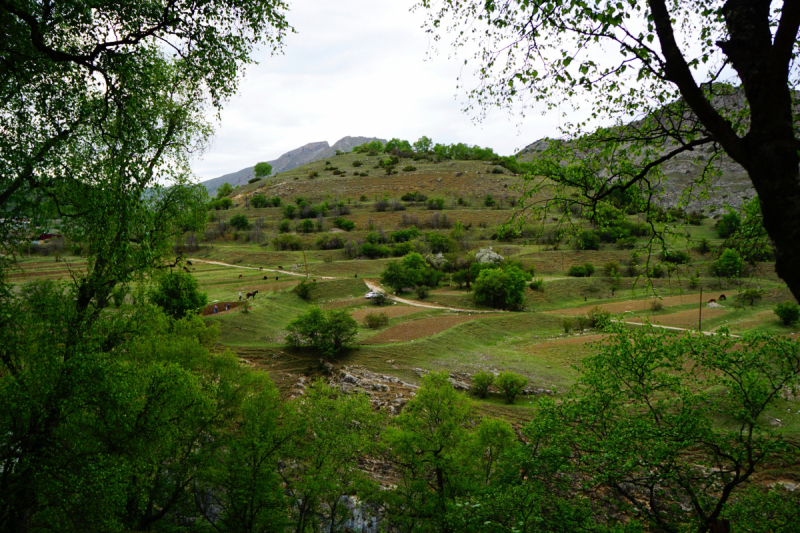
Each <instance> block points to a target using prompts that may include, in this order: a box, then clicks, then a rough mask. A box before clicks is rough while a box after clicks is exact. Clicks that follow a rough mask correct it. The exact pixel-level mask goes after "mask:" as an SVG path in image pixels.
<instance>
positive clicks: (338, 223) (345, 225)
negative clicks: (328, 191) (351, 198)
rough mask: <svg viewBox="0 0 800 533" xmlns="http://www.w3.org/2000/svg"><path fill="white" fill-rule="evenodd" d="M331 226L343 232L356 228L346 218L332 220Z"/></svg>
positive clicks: (353, 223)
mask: <svg viewBox="0 0 800 533" xmlns="http://www.w3.org/2000/svg"><path fill="white" fill-rule="evenodd" d="M333 226H334V227H336V228H339V229H343V230H345V231H352V230H353V228H355V227H356V223H355V222H353V221H352V220H347V219H346V218H342V217H338V218H334V219H333Z"/></svg>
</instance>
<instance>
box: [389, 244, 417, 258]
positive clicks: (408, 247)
mask: <svg viewBox="0 0 800 533" xmlns="http://www.w3.org/2000/svg"><path fill="white" fill-rule="evenodd" d="M413 251H414V246H413V245H412V244H411V243H410V242H401V243H398V244H395V245H394V246H393V247H392V255H393V256H394V257H403V256H405V255H408V254H410V253H411V252H413Z"/></svg>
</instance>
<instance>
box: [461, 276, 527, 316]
mask: <svg viewBox="0 0 800 533" xmlns="http://www.w3.org/2000/svg"><path fill="white" fill-rule="evenodd" d="M525 280H526V276H525V273H524V272H522V271H521V270H520V269H519V268H517V267H510V268H507V269H499V268H487V269H484V270H481V272H480V274H478V276H477V277H476V278H475V283H474V285H473V288H474V291H475V292H474V293H473V298H474V299H475V302H476V303H478V304H481V305H488V306H490V307H494V308H495V309H516V308H519V307H522V304H523V302H524V296H523V294H524V292H525Z"/></svg>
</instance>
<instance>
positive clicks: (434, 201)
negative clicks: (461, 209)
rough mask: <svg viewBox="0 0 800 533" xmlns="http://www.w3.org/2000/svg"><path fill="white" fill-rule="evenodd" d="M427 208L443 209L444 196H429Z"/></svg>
mask: <svg viewBox="0 0 800 533" xmlns="http://www.w3.org/2000/svg"><path fill="white" fill-rule="evenodd" d="M428 209H433V210H434V211H441V210H442V209H444V198H431V199H429V200H428Z"/></svg>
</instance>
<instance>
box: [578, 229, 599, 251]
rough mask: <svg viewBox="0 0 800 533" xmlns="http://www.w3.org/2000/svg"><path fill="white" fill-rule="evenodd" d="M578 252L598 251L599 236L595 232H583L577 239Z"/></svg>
mask: <svg viewBox="0 0 800 533" xmlns="http://www.w3.org/2000/svg"><path fill="white" fill-rule="evenodd" d="M577 244H578V249H579V250H599V249H600V235H599V234H598V233H597V232H596V231H589V230H587V231H583V232H581V234H580V235H578V239H577Z"/></svg>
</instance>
